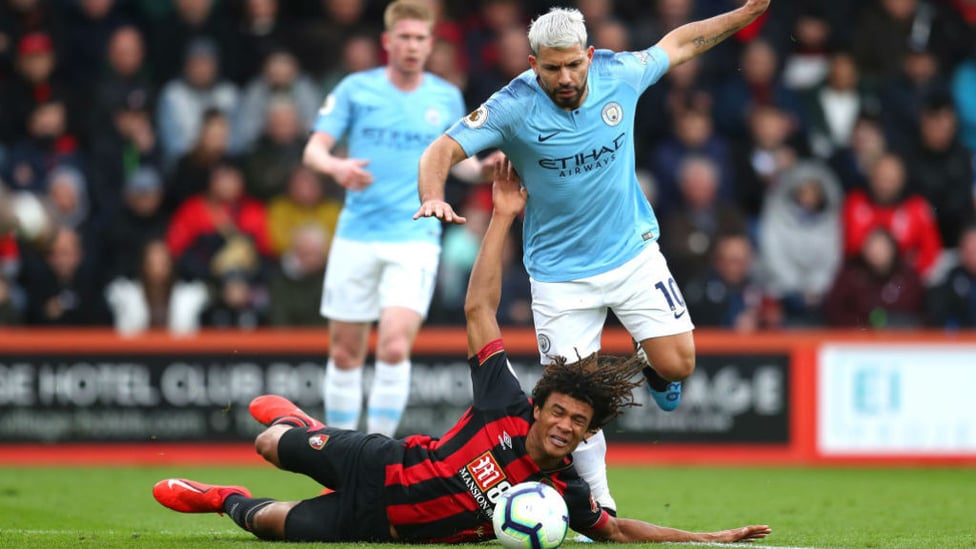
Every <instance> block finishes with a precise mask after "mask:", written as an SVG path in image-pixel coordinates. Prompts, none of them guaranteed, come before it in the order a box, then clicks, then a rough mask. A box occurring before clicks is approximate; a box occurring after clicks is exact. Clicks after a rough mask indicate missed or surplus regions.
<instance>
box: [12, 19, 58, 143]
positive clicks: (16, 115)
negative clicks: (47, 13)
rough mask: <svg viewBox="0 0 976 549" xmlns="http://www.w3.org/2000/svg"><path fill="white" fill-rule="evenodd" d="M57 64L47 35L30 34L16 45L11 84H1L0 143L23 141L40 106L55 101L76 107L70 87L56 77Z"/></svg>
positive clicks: (52, 46)
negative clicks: (33, 112) (31, 118)
mask: <svg viewBox="0 0 976 549" xmlns="http://www.w3.org/2000/svg"><path fill="white" fill-rule="evenodd" d="M58 64H59V62H58V56H57V54H56V53H55V50H54V41H53V40H52V39H51V37H50V36H49V35H48V34H46V33H43V32H37V33H31V34H27V35H25V36H24V37H23V38H21V39H20V41H19V42H18V43H17V47H16V65H15V72H14V74H13V75H12V76H11V78H10V80H9V81H8V82H4V81H2V80H0V85H2V87H0V105H2V107H0V143H8V144H10V145H13V144H14V143H15V142H16V141H17V140H18V139H20V138H21V137H22V136H23V135H24V133H25V131H28V119H29V117H30V114H31V112H32V111H34V110H35V109H36V108H37V107H38V106H40V105H42V104H45V103H47V102H50V101H53V100H55V99H59V100H61V101H64V102H65V103H66V104H69V103H70V105H72V106H73V105H74V101H72V100H70V98H71V97H72V96H71V95H70V94H69V88H68V86H66V85H65V84H64V83H63V82H62V81H61V79H60V78H59V77H58V76H57V74H56V69H57V67H58ZM72 115H73V114H72ZM66 116H67V115H66ZM66 120H67V118H66ZM71 128H72V129H74V125H73V124H72V126H71Z"/></svg>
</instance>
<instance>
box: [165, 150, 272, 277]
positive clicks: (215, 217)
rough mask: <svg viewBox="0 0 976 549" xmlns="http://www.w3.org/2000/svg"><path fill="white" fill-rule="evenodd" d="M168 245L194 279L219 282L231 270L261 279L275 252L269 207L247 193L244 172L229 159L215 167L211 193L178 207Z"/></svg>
mask: <svg viewBox="0 0 976 549" xmlns="http://www.w3.org/2000/svg"><path fill="white" fill-rule="evenodd" d="M166 244H167V245H168V246H169V250H170V253H171V254H172V255H173V257H174V258H176V260H177V265H178V269H177V270H178V273H179V274H180V276H182V277H184V278H189V279H200V280H214V281H216V280H220V277H221V276H223V275H225V274H227V273H228V272H230V271H236V272H240V273H241V274H242V275H243V276H245V277H256V276H258V275H259V274H260V273H261V271H262V269H263V267H264V265H263V263H264V259H265V258H266V257H268V256H269V255H270V254H271V240H270V238H269V236H268V221H267V214H266V212H265V209H264V205H263V204H261V203H260V202H258V201H257V200H254V199H253V198H250V197H248V196H246V195H245V194H244V179H243V177H242V176H241V172H240V170H238V169H237V167H236V166H234V165H232V164H228V163H224V164H221V165H219V166H218V167H216V168H215V169H214V170H213V172H212V173H211V176H210V181H209V187H208V189H207V192H206V193H202V194H198V195H195V196H192V197H190V198H188V199H187V200H186V201H185V202H184V203H183V204H182V205H181V206H180V207H179V209H177V210H176V213H175V214H174V215H173V218H172V219H171V220H170V224H169V228H168V229H167V232H166Z"/></svg>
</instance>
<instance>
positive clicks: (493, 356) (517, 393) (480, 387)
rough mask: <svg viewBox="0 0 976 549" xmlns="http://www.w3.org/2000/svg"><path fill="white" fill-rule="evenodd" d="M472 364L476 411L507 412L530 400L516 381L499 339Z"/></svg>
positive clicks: (481, 352) (476, 356) (472, 361)
mask: <svg viewBox="0 0 976 549" xmlns="http://www.w3.org/2000/svg"><path fill="white" fill-rule="evenodd" d="M468 364H469V366H470V367H471V388H472V391H473V393H474V407H475V408H478V409H482V410H484V409H488V408H506V407H507V406H508V405H509V404H512V403H514V402H524V401H526V400H527V399H528V396H526V394H525V392H524V391H522V386H521V385H520V384H519V381H518V378H517V377H515V371H514V370H512V364H511V363H510V362H509V361H508V353H506V352H505V349H504V347H503V346H502V340H500V339H496V340H495V341H492V342H491V343H489V344H487V345H485V347H484V348H483V349H482V350H481V351H479V352H478V354H477V355H475V356H473V357H471V358H469V359H468Z"/></svg>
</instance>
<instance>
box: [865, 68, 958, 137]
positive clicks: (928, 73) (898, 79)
mask: <svg viewBox="0 0 976 549" xmlns="http://www.w3.org/2000/svg"><path fill="white" fill-rule="evenodd" d="M947 90H948V83H947V82H946V81H945V79H944V78H943V76H942V73H941V72H940V71H939V65H938V59H936V57H935V55H934V54H933V53H932V52H930V51H928V50H922V49H919V50H911V51H910V52H908V53H907V54H906V55H905V57H904V61H903V62H902V70H901V71H900V72H898V73H897V74H896V75H895V76H894V77H892V78H890V79H889V80H887V81H885V86H884V88H883V90H882V91H881V92H880V94H879V97H880V99H881V107H882V110H883V112H884V117H883V118H882V119H881V120H882V121H883V122H884V130H885V136H886V137H887V139H888V143H889V144H890V146H891V148H892V149H894V150H905V149H907V148H909V147H911V146H912V145H913V144H914V142H915V135H916V133H917V132H918V122H919V120H918V116H919V113H920V112H922V110H923V108H924V106H925V103H926V102H927V101H928V99H929V98H930V97H933V96H938V95H944V94H946V93H947Z"/></svg>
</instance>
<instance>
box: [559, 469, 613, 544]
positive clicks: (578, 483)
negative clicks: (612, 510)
mask: <svg viewBox="0 0 976 549" xmlns="http://www.w3.org/2000/svg"><path fill="white" fill-rule="evenodd" d="M563 499H565V500H566V507H567V509H568V510H569V527H570V528H572V529H573V530H576V531H577V532H585V531H586V530H591V529H594V528H596V529H599V528H602V527H603V526H604V525H605V524H606V523H607V521H608V520H610V515H608V514H607V512H606V511H604V510H603V508H602V507H600V504H599V503H597V501H596V498H594V497H593V494H592V493H591V492H590V486H589V485H588V484H586V482H585V481H584V480H583V479H581V478H579V477H577V478H575V479H572V480H569V481H567V483H566V491H565V493H563Z"/></svg>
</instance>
